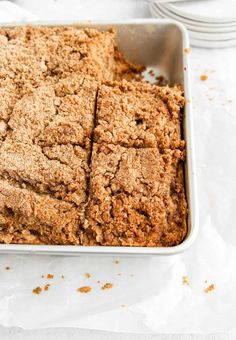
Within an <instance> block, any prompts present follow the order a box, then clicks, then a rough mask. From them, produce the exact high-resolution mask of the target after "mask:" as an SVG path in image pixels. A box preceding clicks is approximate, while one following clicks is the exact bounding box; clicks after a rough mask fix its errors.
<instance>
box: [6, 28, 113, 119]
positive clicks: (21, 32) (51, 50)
mask: <svg viewBox="0 0 236 340" xmlns="http://www.w3.org/2000/svg"><path fill="white" fill-rule="evenodd" d="M114 37H115V33H114V31H112V30H110V31H105V32H99V31H97V30H95V29H91V28H88V29H79V28H76V27H54V28H52V27H51V28H49V27H31V26H23V27H18V28H0V120H1V119H9V116H10V114H11V112H12V109H13V107H14V105H15V103H16V101H17V100H19V99H20V98H22V96H23V95H25V94H27V93H29V92H31V91H32V89H34V88H37V87H38V86H39V85H40V84H42V83H43V84H45V83H47V84H51V83H53V84H54V83H57V82H58V81H59V80H60V79H63V78H68V77H71V76H73V75H74V74H77V75H78V74H83V75H90V76H92V77H94V78H96V79H97V80H102V81H107V80H113V79H114V75H115V66H114V62H115V48H116V46H115V42H114Z"/></svg>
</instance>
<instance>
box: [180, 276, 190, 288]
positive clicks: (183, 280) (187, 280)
mask: <svg viewBox="0 0 236 340" xmlns="http://www.w3.org/2000/svg"><path fill="white" fill-rule="evenodd" d="M182 284H183V285H187V286H189V278H188V276H182Z"/></svg>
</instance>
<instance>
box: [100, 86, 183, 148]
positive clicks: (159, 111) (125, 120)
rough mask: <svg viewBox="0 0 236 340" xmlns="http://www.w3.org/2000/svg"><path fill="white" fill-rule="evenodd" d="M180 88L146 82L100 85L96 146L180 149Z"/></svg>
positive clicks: (181, 103)
mask: <svg viewBox="0 0 236 340" xmlns="http://www.w3.org/2000/svg"><path fill="white" fill-rule="evenodd" d="M183 105H184V97H183V91H182V89H181V88H180V87H178V86H175V87H172V88H171V87H168V86H165V87H159V86H154V85H150V84H147V83H140V82H136V83H128V82H126V81H123V82H121V83H118V82H117V83H112V84H111V85H110V86H109V85H103V86H102V87H101V90H100V91H99V95H98V106H97V113H96V121H97V126H96V129H95V134H94V139H95V141H96V142H97V143H108V144H110V143H112V144H115V145H121V146H125V147H138V148H149V147H158V148H159V149H164V148H171V149H175V148H183V147H184V141H182V140H181V119H182V116H181V115H182V112H181V108H182V107H183Z"/></svg>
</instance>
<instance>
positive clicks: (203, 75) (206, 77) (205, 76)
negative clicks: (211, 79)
mask: <svg viewBox="0 0 236 340" xmlns="http://www.w3.org/2000/svg"><path fill="white" fill-rule="evenodd" d="M200 79H201V80H202V81H205V80H207V79H208V76H207V75H206V74H202V75H201V76H200Z"/></svg>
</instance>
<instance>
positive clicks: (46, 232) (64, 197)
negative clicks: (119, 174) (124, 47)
mask: <svg viewBox="0 0 236 340" xmlns="http://www.w3.org/2000/svg"><path fill="white" fill-rule="evenodd" d="M96 94H97V85H96V82H94V81H91V80H88V79H85V78H79V77H76V79H73V80H72V81H69V80H68V79H65V80H63V81H61V82H59V84H57V85H55V86H53V85H48V86H46V85H44V86H40V87H38V88H37V89H35V90H33V91H32V93H31V94H28V95H25V96H23V98H22V99H21V100H19V101H18V102H17V103H16V104H15V106H14V109H13V113H12V115H11V118H10V120H9V122H8V123H7V124H6V125H5V135H4V138H3V139H2V141H1V144H0V242H10V243H11V242H13V243H14V242H17V243H44V244H76V243H79V239H78V234H79V230H80V228H81V225H82V224H83V222H84V205H85V202H86V197H87V194H86V193H87V180H88V175H89V173H88V170H89V165H88V163H89V158H90V149H91V136H92V130H93V121H94V108H95V101H96ZM70 212H71V213H70Z"/></svg>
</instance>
